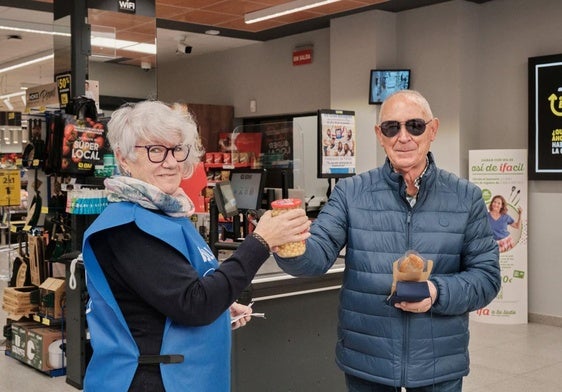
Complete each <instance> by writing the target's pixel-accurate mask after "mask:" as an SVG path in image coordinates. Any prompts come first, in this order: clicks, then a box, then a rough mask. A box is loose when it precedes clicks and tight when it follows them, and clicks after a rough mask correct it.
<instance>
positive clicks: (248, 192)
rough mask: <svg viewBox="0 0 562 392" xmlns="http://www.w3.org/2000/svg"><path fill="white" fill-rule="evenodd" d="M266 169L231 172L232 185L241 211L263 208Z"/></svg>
mask: <svg viewBox="0 0 562 392" xmlns="http://www.w3.org/2000/svg"><path fill="white" fill-rule="evenodd" d="M265 176H266V171H265V169H236V170H232V171H231V172H230V185H231V186H232V192H233V193H234V197H235V198H236V205H237V206H238V209H239V210H242V211H244V210H257V209H260V208H261V201H262V194H263V187H264V184H265Z"/></svg>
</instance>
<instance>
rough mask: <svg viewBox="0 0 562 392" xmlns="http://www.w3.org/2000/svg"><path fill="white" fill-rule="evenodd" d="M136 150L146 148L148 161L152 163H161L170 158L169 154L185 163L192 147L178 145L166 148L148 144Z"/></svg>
mask: <svg viewBox="0 0 562 392" xmlns="http://www.w3.org/2000/svg"><path fill="white" fill-rule="evenodd" d="M135 148H146V155H147V156H148V160H149V161H150V162H152V163H161V162H164V161H165V160H166V158H167V157H168V152H170V151H171V152H172V156H173V157H174V158H175V159H176V161H178V162H183V161H185V160H186V159H187V157H188V156H189V150H190V147H189V146H186V145H183V144H178V145H177V146H174V147H166V146H162V145H160V144H147V145H146V146H135Z"/></svg>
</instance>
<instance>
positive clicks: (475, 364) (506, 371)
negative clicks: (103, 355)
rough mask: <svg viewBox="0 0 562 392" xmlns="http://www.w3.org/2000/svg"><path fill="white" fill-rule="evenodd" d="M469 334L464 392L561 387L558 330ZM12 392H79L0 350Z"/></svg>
mask: <svg viewBox="0 0 562 392" xmlns="http://www.w3.org/2000/svg"><path fill="white" fill-rule="evenodd" d="M0 317H2V319H1V320H0V325H4V322H5V315H4V313H3V312H1V311H0ZM470 331H471V335H472V338H471V344H470V352H471V362H472V365H471V369H472V370H471V373H470V375H469V376H468V377H467V378H466V379H465V382H464V388H463V391H464V392H504V391H505V392H529V391H541V392H559V391H560V385H562V328H558V327H552V326H548V325H542V324H534V323H531V324H527V325H515V326H510V325H489V324H482V323H477V322H472V323H471V325H470ZM2 340H3V339H2ZM16 390H21V391H26V392H72V391H78V389H76V388H74V387H72V386H71V385H69V384H67V383H66V377H64V376H62V377H49V376H47V375H45V374H43V373H41V372H39V371H37V370H35V369H33V368H30V367H29V366H27V365H24V364H22V363H20V362H19V361H17V360H15V359H13V358H10V357H7V356H5V355H4V345H3V344H2V347H1V352H0V391H16ZM233 392H243V391H233ZM264 392H271V391H264ZM279 392H282V391H279ZM297 392H304V391H297ZM306 392H314V391H306ZM318 392H320V391H318ZM322 392H329V391H322ZM333 392H340V391H333Z"/></svg>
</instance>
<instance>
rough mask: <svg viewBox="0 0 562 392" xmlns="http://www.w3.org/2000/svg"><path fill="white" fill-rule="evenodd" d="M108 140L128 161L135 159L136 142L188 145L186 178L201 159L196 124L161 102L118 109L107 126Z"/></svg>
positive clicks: (183, 114)
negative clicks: (172, 141) (169, 141)
mask: <svg viewBox="0 0 562 392" xmlns="http://www.w3.org/2000/svg"><path fill="white" fill-rule="evenodd" d="M107 128H108V134H107V139H108V141H109V144H110V145H111V148H112V149H113V150H114V151H117V150H119V151H120V153H121V155H122V156H123V157H125V158H127V159H130V160H133V161H134V160H136V157H137V156H136V149H135V145H137V144H138V142H139V140H146V141H148V142H154V143H162V141H165V140H170V139H175V138H179V140H180V144H183V145H186V146H189V148H190V152H189V156H188V158H187V160H185V161H184V162H182V163H183V164H184V165H185V166H184V169H185V172H184V173H185V176H186V177H189V176H190V175H191V174H192V173H193V167H194V165H195V164H196V163H198V162H199V161H200V159H201V155H202V154H203V152H204V151H203V147H202V145H201V141H200V138H199V133H198V132H197V124H196V122H195V120H194V119H193V117H192V116H191V115H190V114H189V112H187V111H181V110H179V109H177V108H175V107H171V106H169V105H167V104H165V103H163V102H160V101H142V102H139V103H136V104H128V105H125V106H123V107H121V108H119V109H117V110H116V111H115V112H113V114H112V115H111V119H110V120H109V122H108V124H107Z"/></svg>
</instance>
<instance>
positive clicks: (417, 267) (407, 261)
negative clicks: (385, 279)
mask: <svg viewBox="0 0 562 392" xmlns="http://www.w3.org/2000/svg"><path fill="white" fill-rule="evenodd" d="M423 266H424V263H423V260H422V258H421V257H419V256H417V255H415V254H413V253H410V254H409V255H408V256H406V258H404V260H402V261H401V262H400V265H399V266H398V271H400V272H416V271H423Z"/></svg>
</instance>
